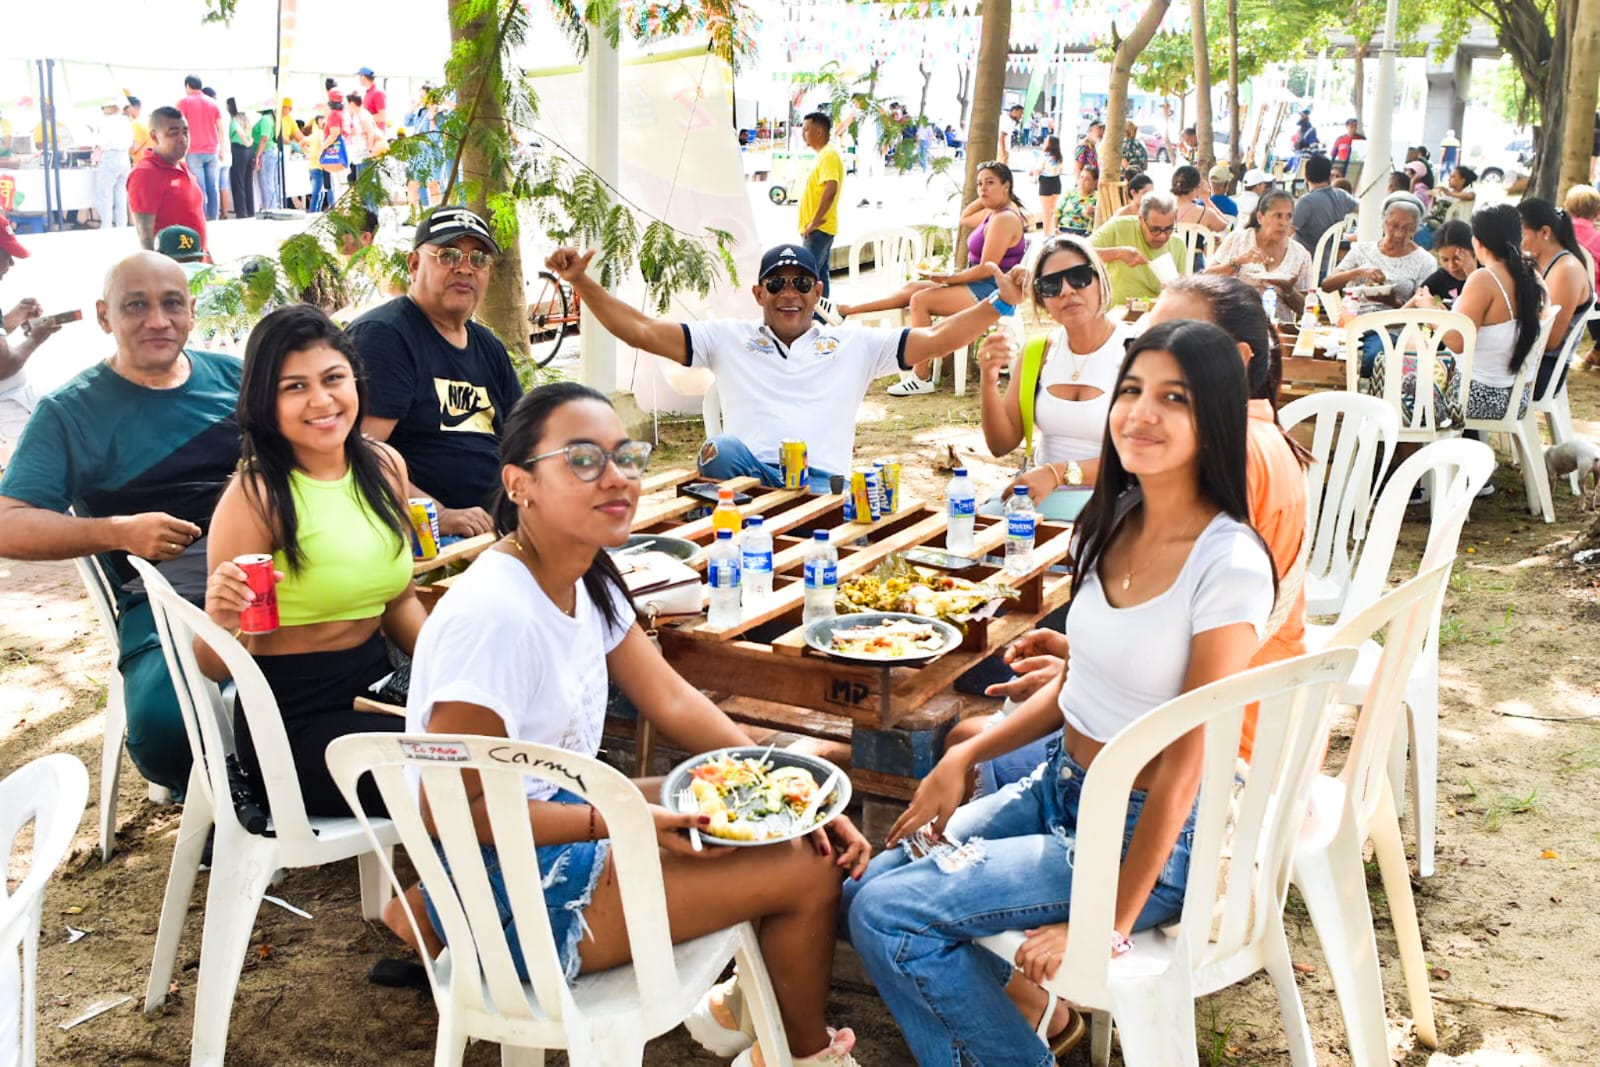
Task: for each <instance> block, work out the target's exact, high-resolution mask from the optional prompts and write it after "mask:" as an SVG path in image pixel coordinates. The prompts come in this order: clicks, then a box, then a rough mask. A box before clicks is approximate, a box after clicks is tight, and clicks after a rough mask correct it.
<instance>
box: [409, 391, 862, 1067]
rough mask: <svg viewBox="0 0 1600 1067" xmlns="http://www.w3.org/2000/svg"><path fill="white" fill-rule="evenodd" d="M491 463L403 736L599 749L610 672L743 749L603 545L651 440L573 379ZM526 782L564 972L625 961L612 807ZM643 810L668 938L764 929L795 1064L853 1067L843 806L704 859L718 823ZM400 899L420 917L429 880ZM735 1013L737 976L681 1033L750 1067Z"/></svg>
mask: <svg viewBox="0 0 1600 1067" xmlns="http://www.w3.org/2000/svg"><path fill="white" fill-rule="evenodd" d="M500 458H501V461H502V466H501V468H500V481H501V487H500V493H499V495H498V497H497V499H496V501H495V505H494V520H495V526H496V528H497V529H498V530H499V532H500V534H501V535H502V536H501V539H500V541H499V542H498V543H497V544H495V546H494V547H493V548H491V549H490V550H488V551H486V552H484V553H483V554H482V555H481V556H479V557H478V559H477V560H476V561H475V562H474V563H473V564H472V566H471V567H470V568H468V569H467V571H466V572H465V573H464V574H463V575H462V576H461V577H459V578H458V579H456V581H455V583H454V584H453V586H452V588H451V590H450V595H449V596H447V597H445V598H444V599H443V600H441V601H440V602H439V605H438V607H437V608H436V609H435V610H434V612H433V614H432V615H431V616H430V617H429V618H428V621H427V624H426V625H425V626H423V628H422V634H421V636H420V637H419V638H418V641H417V652H416V658H415V660H414V661H413V664H412V674H411V689H410V694H409V698H408V700H407V713H406V729H407V730H408V731H410V732H414V733H421V732H424V731H426V732H431V733H441V734H478V735H488V736H494V737H510V738H512V739H514V740H518V741H535V742H539V743H542V744H547V745H555V746H558V747H561V748H565V749H568V750H570V751H573V752H577V753H579V754H581V755H584V756H590V757H593V756H594V755H595V754H596V752H597V751H598V749H599V745H600V733H601V728H602V726H603V725H604V722H605V708H606V683H607V680H608V678H609V679H610V680H611V681H614V682H616V684H617V685H618V686H619V687H620V688H621V689H622V691H623V693H624V694H626V695H627V697H628V698H629V699H630V700H631V701H632V702H633V703H634V704H635V705H636V706H637V707H638V708H639V711H640V713H641V714H642V715H643V716H644V717H645V718H646V719H648V720H649V721H650V722H651V723H653V724H654V725H655V726H656V727H657V728H659V729H660V730H662V731H663V732H664V733H666V734H667V735H669V736H670V737H672V739H673V741H674V742H675V743H676V744H677V745H679V746H680V747H682V748H684V749H686V750H688V751H690V752H704V751H707V750H710V749H715V748H721V747H723V746H728V745H748V744H749V743H750V737H749V735H747V734H746V733H745V731H744V730H743V729H742V728H741V727H739V726H737V725H735V724H734V723H733V722H732V721H731V720H730V719H729V718H728V717H727V716H726V715H724V714H723V713H722V712H721V711H720V710H719V709H718V708H717V706H716V705H715V704H712V703H711V701H710V700H708V699H707V698H706V697H705V696H704V695H703V694H701V693H700V692H699V690H697V689H695V688H694V687H693V686H691V685H689V684H688V683H687V682H685V681H684V680H683V679H682V678H681V677H679V676H678V675H677V674H676V673H675V672H674V671H673V670H672V668H671V667H670V666H668V665H667V662H666V661H665V660H664V659H662V657H661V653H660V651H659V650H658V649H657V648H656V646H655V645H654V644H653V643H652V642H651V640H650V638H648V637H646V636H645V633H644V631H643V630H642V629H640V627H639V625H638V624H637V623H636V622H635V621H634V614H633V606H632V604H631V603H630V602H629V600H628V594H627V591H626V589H625V588H624V586H623V583H622V577H621V575H620V574H618V572H617V568H616V565H615V564H613V563H612V562H611V558H610V556H609V555H608V554H607V552H606V549H608V548H615V547H617V546H619V545H621V544H622V543H623V542H624V541H625V540H626V539H627V536H628V532H629V527H630V524H631V522H632V521H633V514H634V509H635V507H636V506H637V505H638V502H639V479H640V476H641V475H642V474H643V473H644V468H645V464H646V462H647V461H648V459H649V458H650V445H649V443H648V442H644V441H632V440H629V439H628V436H627V431H626V430H625V429H624V428H623V425H622V420H621V419H619V418H618V417H617V414H616V412H615V411H613V410H612V407H611V404H610V402H609V401H608V400H606V398H605V396H604V395H602V394H600V393H597V392H595V391H594V390H592V389H589V388H587V387H586V386H582V385H579V384H577V383H575V382H562V383H558V384H555V385H546V386H541V387H540V388H538V389H535V390H533V391H532V392H530V393H528V394H527V395H526V396H525V397H523V398H522V400H521V401H519V402H518V404H517V406H516V407H515V409H513V410H512V412H511V415H510V417H509V418H508V419H507V420H506V425H505V432H504V434H503V436H502V437H501V439H500ZM465 781H466V786H467V790H468V795H469V797H470V798H472V799H473V802H474V811H475V814H477V815H479V816H480V817H479V821H478V827H479V840H480V842H481V843H482V848H483V850H484V854H485V859H486V861H487V862H488V866H489V868H490V870H491V872H496V871H497V870H498V867H499V861H498V858H497V857H496V855H495V851H494V850H495V845H494V839H493V833H492V830H491V829H490V827H489V823H488V818H487V814H486V813H485V812H483V811H481V803H480V801H479V799H478V792H475V791H481V788H482V787H481V783H479V782H478V781H477V780H476V778H475V776H473V775H467V776H466V779H465ZM529 781H530V785H529V790H528V817H529V819H530V820H531V822H532V823H533V828H534V838H535V839H536V840H537V841H538V842H539V845H538V860H539V865H540V869H541V870H542V871H543V872H545V876H546V878H547V883H546V886H545V905H546V907H547V908H548V910H549V917H550V926H551V930H552V932H553V934H554V936H555V941H556V951H557V953H558V954H559V956H560V959H561V961H562V963H563V965H564V966H565V967H566V972H567V977H568V978H569V979H571V978H575V977H576V976H577V975H578V974H580V973H583V972H591V971H601V970H606V969H609V968H612V967H616V966H619V965H621V964H624V963H627V962H628V960H629V958H630V957H629V947H628V938H627V931H626V929H625V928H624V925H623V917H622V903H621V895H620V892H621V891H620V888H619V886H618V884H617V879H616V876H615V869H614V865H613V863H612V861H611V858H610V842H609V841H608V840H607V832H606V826H605V820H604V819H602V818H600V817H599V815H598V813H597V812H596V811H595V810H594V809H593V808H591V807H590V806H589V805H588V804H586V803H584V802H583V801H582V800H581V799H580V798H579V797H577V796H576V795H575V794H572V793H568V792H563V791H557V790H556V789H554V788H553V787H550V786H548V785H546V784H544V783H542V782H538V781H535V780H533V779H530V780H529ZM423 799H424V807H423V817H424V819H428V818H429V816H428V813H427V807H426V798H425V797H424V798H423ZM651 812H652V814H653V816H654V818H655V824H656V830H657V837H658V841H659V844H660V848H661V873H662V878H663V880H664V882H665V884H666V893H667V920H668V923H669V925H670V926H671V933H672V939H673V941H675V942H680V941H686V940H689V939H692V938H695V937H699V936H701V935H703V934H706V933H710V932H711V931H714V930H719V929H722V928H724V927H726V926H729V925H731V924H733V923H737V922H742V921H746V920H749V921H752V922H754V923H755V924H756V926H757V929H758V936H759V937H760V940H761V948H762V951H763V953H764V955H765V956H766V958H767V959H768V960H771V961H773V966H772V978H773V985H774V987H775V989H776V992H777V997H778V1003H779V1008H780V1011H781V1013H782V1016H783V1023H784V1027H785V1029H786V1031H787V1034H788V1039H789V1046H790V1052H791V1053H792V1054H793V1055H794V1057H795V1062H796V1063H798V1064H817V1065H827V1067H851V1065H853V1064H854V1063H855V1060H854V1059H853V1058H852V1057H851V1055H850V1049H851V1047H852V1046H853V1044H854V1041H855V1038H854V1035H852V1034H851V1033H850V1032H849V1031H848V1030H839V1031H834V1030H832V1029H830V1028H829V1027H828V1026H827V1025H826V1021H825V1019H824V1015H823V1011H824V1008H825V1006H826V1002H827V996H828V984H829V978H830V973H831V968H832V963H833V950H834V932H835V928H836V926H837V923H838V906H839V897H840V892H841V883H842V881H843V880H844V878H845V876H846V874H853V875H856V876H859V875H860V874H861V873H862V872H863V871H864V870H865V868H866V862H867V858H868V855H869V853H870V848H869V847H868V845H867V842H866V840H865V839H864V838H863V837H862V836H861V834H860V833H859V832H858V831H857V830H856V829H855V828H854V827H853V826H852V825H851V824H850V823H849V821H848V820H843V819H839V820H835V821H834V822H832V823H830V824H829V826H828V828H827V829H826V830H825V831H818V832H817V833H815V834H813V835H812V836H811V837H810V838H809V839H807V840H804V841H794V842H789V843H787V844H780V845H771V846H768V847H765V848H755V849H734V848H714V847H707V848H705V850H704V851H702V852H695V851H693V850H692V848H691V846H690V843H689V839H688V838H687V837H686V836H685V835H684V831H686V830H687V829H688V828H689V827H690V826H692V825H695V824H696V822H697V821H698V822H699V823H701V824H703V823H705V822H707V821H708V820H706V819H704V818H701V817H699V816H695V815H690V814H678V813H675V812H670V811H668V810H667V809H666V808H663V807H658V806H655V805H652V806H651ZM430 825H431V823H430ZM557 872H559V875H558V874H557ZM491 885H492V888H493V890H494V892H495V895H496V899H497V901H498V903H499V905H500V908H501V914H502V916H504V918H505V921H506V923H507V925H508V933H513V932H514V931H512V930H511V929H510V924H511V922H512V919H511V912H510V907H509V903H508V901H507V898H506V892H505V885H504V883H503V881H502V880H500V879H499V878H498V877H492V880H491ZM406 899H407V900H409V901H410V902H411V904H412V912H413V914H417V915H418V916H419V920H420V916H421V915H422V914H423V909H422V907H421V905H422V904H423V903H425V901H424V898H423V894H422V893H421V891H420V889H413V890H412V892H411V893H410V894H408V895H407V898H406ZM428 907H429V908H431V903H429V904H428ZM385 918H386V921H387V922H388V924H389V927H390V929H392V930H394V932H395V933H396V934H398V935H399V936H400V937H401V938H403V939H404V940H406V941H407V942H408V943H410V944H411V945H412V947H413V948H417V947H419V946H418V945H417V944H416V936H417V933H420V935H421V938H422V941H423V944H422V945H421V946H420V948H421V949H422V950H423V951H427V952H428V953H430V954H433V955H436V954H437V953H438V952H439V951H440V949H441V948H442V944H441V942H440V941H439V939H438V936H437V933H436V930H435V925H434V923H433V922H432V921H420V922H419V926H420V930H419V931H416V932H414V930H413V927H412V925H411V923H410V921H409V920H408V918H407V917H406V908H405V905H404V904H403V903H402V902H401V901H400V900H396V901H393V902H391V904H390V905H389V908H388V910H387V911H386V914H385ZM517 962H518V967H519V970H522V969H523V968H522V961H521V960H520V958H519V959H518V961H517ZM736 1011H737V987H736V985H735V984H734V983H733V982H729V983H725V984H724V986H722V987H719V988H718V989H716V990H713V991H712V993H711V994H710V995H708V997H707V1000H706V1002H705V1003H703V1004H702V1005H701V1007H700V1008H699V1010H697V1011H696V1013H695V1014H694V1015H693V1016H692V1017H691V1018H690V1020H689V1027H690V1032H691V1033H693V1034H694V1035H695V1037H696V1038H697V1039H698V1040H700V1041H701V1042H702V1043H703V1044H705V1046H706V1047H707V1048H708V1049H709V1050H711V1051H712V1052H713V1053H714V1054H716V1055H719V1056H723V1057H731V1056H734V1055H736V1054H738V1055H739V1056H740V1059H739V1060H738V1061H736V1062H737V1063H743V1064H748V1063H750V1062H751V1060H752V1056H753V1055H754V1054H755V1053H756V1050H754V1049H752V1048H751V1047H750V1039H749V1038H748V1037H746V1036H745V1035H744V1034H743V1033H742V1032H741V1031H740V1029H739V1025H738V1021H737V1017H736V1014H735V1013H736ZM756 1062H760V1061H759V1060H758V1061H756Z"/></svg>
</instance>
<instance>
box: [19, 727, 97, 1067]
mask: <svg viewBox="0 0 1600 1067" xmlns="http://www.w3.org/2000/svg"><path fill="white" fill-rule="evenodd" d="M88 803H89V772H88V771H87V770H85V769H84V766H83V764H82V763H80V762H78V759H77V757H75V756H69V755H67V754H66V753H65V752H57V753H55V754H53V755H49V756H43V757H41V758H39V759H36V760H34V761H33V762H31V763H26V764H24V765H23V766H21V767H19V768H17V769H16V770H15V771H12V772H11V773H10V774H8V775H6V777H5V779H4V780H3V781H0V844H3V845H4V846H5V850H4V851H3V852H0V858H3V859H4V861H5V870H6V871H16V870H21V871H23V872H24V873H23V874H22V879H21V881H20V882H19V883H18V884H17V887H16V890H15V891H8V890H7V888H6V887H7V885H8V884H9V880H8V878H7V877H5V876H4V875H0V968H5V969H6V970H7V971H8V973H10V974H11V975H15V972H16V965H17V950H18V948H21V949H22V965H23V974H22V989H21V991H20V992H21V995H20V996H19V997H18V998H17V1000H16V1001H15V1002H14V1003H15V1005H16V1007H17V1008H18V1009H20V1013H21V1014H20V1017H19V1019H18V1020H17V1022H18V1024H19V1025H18V1026H17V1028H16V1034H17V1038H18V1040H17V1043H16V1045H13V1046H10V1047H7V1045H6V1044H3V1043H0V1062H8V1057H9V1056H10V1055H11V1054H12V1053H13V1052H14V1051H16V1050H17V1049H19V1048H20V1052H21V1058H20V1059H18V1060H17V1061H16V1062H17V1063H18V1064H20V1065H21V1067H33V1063H34V1061H35V1044H36V1041H37V1038H36V1033H37V1026H38V1023H37V1020H36V1019H35V1017H34V1004H35V1001H36V999H37V998H36V981H37V973H36V972H37V952H38V945H39V923H40V915H41V910H42V909H43V907H44V888H45V885H46V883H48V882H49V881H50V876H51V875H53V874H54V873H55V870H56V868H57V867H59V866H60V865H61V861H62V860H63V859H65V858H66V855H67V850H68V849H69V848H71V847H72V837H73V835H74V834H75V833H77V831H78V823H79V822H81V821H82V819H83V811H84V808H85V807H87V806H88ZM29 823H32V824H33V845H32V849H31V852H30V854H29V855H28V856H27V857H26V859H25V860H24V859H23V858H22V857H14V856H13V855H12V854H13V853H14V852H16V851H17V837H18V835H19V834H21V832H22V830H23V828H24V827H26V826H27V825H28V824H29ZM0 988H3V987H0ZM11 1008H12V1004H11V1003H0V1012H10V1010H11ZM11 1033H12V1020H11V1019H10V1018H6V1019H5V1020H3V1022H0V1042H3V1041H9V1038H10V1035H11Z"/></svg>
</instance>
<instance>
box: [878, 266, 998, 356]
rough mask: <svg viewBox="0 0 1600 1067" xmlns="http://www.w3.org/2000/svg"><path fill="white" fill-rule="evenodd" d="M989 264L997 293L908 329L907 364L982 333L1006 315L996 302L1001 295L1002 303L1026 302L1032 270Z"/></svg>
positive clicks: (960, 345)
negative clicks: (934, 320)
mask: <svg viewBox="0 0 1600 1067" xmlns="http://www.w3.org/2000/svg"><path fill="white" fill-rule="evenodd" d="M988 267H989V269H990V271H991V272H992V273H993V276H994V280H995V284H996V285H998V286H999V289H998V290H997V291H996V292H995V294H994V297H993V298H991V299H989V300H980V301H978V302H977V303H976V304H974V305H972V306H971V307H970V308H967V309H966V310H965V311H963V312H961V313H960V314H957V315H947V316H946V317H944V318H942V319H940V320H939V321H938V323H936V324H935V325H933V326H919V327H917V328H915V329H912V330H908V331H906V334H907V336H906V350H905V364H906V366H907V367H915V366H917V365H918V364H919V363H926V362H927V361H928V360H930V359H936V358H938V357H940V356H946V355H949V354H950V353H951V352H954V351H955V350H956V349H958V348H965V347H966V346H967V345H969V344H971V343H972V342H974V341H976V340H977V339H978V338H980V337H982V336H983V331H985V330H987V329H988V328H989V327H991V326H993V325H994V324H995V323H997V322H999V321H1000V319H1001V318H1002V317H1003V315H1002V312H1001V309H1000V308H999V307H997V306H995V304H994V303H993V302H992V301H993V299H994V298H998V299H999V300H1000V302H1001V303H1003V304H1005V305H1008V306H1009V307H1011V308H1013V309H1015V307H1016V306H1017V305H1018V304H1021V303H1022V301H1023V299H1024V295H1023V294H1025V293H1026V292H1027V288H1026V287H1027V282H1028V277H1027V275H1028V272H1027V271H1026V270H1025V269H1024V268H1022V267H1020V266H1019V267H1016V268H1013V269H1012V270H1011V271H1009V272H1007V271H1002V270H1001V269H1000V267H999V265H998V264H995V263H990V264H988ZM1004 314H1007V315H1009V314H1011V312H1010V311H1007V312H1005V313H1004Z"/></svg>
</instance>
